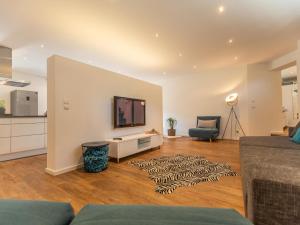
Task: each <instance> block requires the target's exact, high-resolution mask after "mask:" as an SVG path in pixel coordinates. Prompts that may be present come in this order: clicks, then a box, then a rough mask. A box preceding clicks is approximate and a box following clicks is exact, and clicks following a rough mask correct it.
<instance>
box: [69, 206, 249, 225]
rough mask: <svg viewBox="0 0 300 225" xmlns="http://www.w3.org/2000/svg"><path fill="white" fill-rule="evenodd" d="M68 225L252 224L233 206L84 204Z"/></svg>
mask: <svg viewBox="0 0 300 225" xmlns="http://www.w3.org/2000/svg"><path fill="white" fill-rule="evenodd" d="M71 225H251V223H250V222H249V221H248V220H246V219H245V218H243V217H242V216H241V215H240V214H239V213H237V212H236V211H234V210H232V209H208V208H190V207H163V206H117V205H111V206H104V205H87V206H86V207H84V208H83V209H82V210H81V211H80V212H79V214H78V215H77V216H76V218H75V219H74V220H73V222H72V223H71Z"/></svg>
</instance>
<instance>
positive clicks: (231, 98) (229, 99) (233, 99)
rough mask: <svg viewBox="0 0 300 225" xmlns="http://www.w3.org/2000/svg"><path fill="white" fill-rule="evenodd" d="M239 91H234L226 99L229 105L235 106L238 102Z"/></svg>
mask: <svg viewBox="0 0 300 225" xmlns="http://www.w3.org/2000/svg"><path fill="white" fill-rule="evenodd" d="M238 96H239V95H238V93H232V94H230V95H228V96H227V97H226V99H225V101H226V103H227V105H229V106H235V105H237V103H238Z"/></svg>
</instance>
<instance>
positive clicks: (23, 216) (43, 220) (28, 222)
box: [0, 200, 74, 225]
mask: <svg viewBox="0 0 300 225" xmlns="http://www.w3.org/2000/svg"><path fill="white" fill-rule="evenodd" d="M73 218H74V213H73V209H72V206H71V205H70V204H68V203H56V202H42V201H17V200H0V225H68V224H70V223H71V221H72V219H73Z"/></svg>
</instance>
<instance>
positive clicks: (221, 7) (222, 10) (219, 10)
mask: <svg viewBox="0 0 300 225" xmlns="http://www.w3.org/2000/svg"><path fill="white" fill-rule="evenodd" d="M224 11H225V7H224V6H223V5H220V6H219V7H218V12H219V13H223V12H224Z"/></svg>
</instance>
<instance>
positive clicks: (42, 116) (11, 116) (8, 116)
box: [0, 114, 47, 119]
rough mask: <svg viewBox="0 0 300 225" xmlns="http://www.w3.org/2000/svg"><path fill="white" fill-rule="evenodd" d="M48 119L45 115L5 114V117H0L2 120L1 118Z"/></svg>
mask: <svg viewBox="0 0 300 225" xmlns="http://www.w3.org/2000/svg"><path fill="white" fill-rule="evenodd" d="M39 117H41V118H46V117H47V116H44V115H37V116H13V115H12V114H4V115H0V119H1V118H39Z"/></svg>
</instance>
